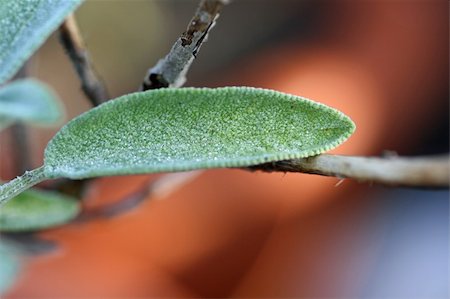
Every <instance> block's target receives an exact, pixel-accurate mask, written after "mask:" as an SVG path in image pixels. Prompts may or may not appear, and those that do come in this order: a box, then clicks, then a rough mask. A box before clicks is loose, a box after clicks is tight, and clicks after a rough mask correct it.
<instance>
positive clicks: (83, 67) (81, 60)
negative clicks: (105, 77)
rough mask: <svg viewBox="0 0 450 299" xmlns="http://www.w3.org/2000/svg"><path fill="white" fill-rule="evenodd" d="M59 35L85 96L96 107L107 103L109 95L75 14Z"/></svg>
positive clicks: (65, 23) (60, 30) (66, 21)
mask: <svg viewBox="0 0 450 299" xmlns="http://www.w3.org/2000/svg"><path fill="white" fill-rule="evenodd" d="M59 33H60V39H61V43H62V45H63V47H64V48H65V49H66V51H67V55H69V57H70V60H71V61H72V64H73V66H74V67H75V70H76V72H77V74H78V77H79V78H80V81H81V88H82V90H83V92H84V94H85V95H86V97H87V98H88V99H89V100H90V102H91V103H92V106H94V107H95V106H98V105H100V104H101V103H103V102H105V101H106V100H107V99H108V93H107V91H106V88H105V86H104V84H103V82H102V81H101V80H100V78H99V77H98V75H97V73H96V72H95V70H94V67H93V66H92V62H91V60H90V59H89V53H88V51H87V50H86V47H85V45H84V42H83V38H82V37H81V34H80V31H79V29H78V25H77V22H76V20H75V17H74V15H73V14H71V15H69V16H68V17H67V19H66V20H65V21H64V23H63V24H62V25H61V27H60V28H59Z"/></svg>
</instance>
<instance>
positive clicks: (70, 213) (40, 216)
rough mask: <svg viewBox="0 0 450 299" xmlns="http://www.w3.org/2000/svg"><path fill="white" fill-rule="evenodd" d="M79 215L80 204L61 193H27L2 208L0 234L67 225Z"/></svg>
mask: <svg viewBox="0 0 450 299" xmlns="http://www.w3.org/2000/svg"><path fill="white" fill-rule="evenodd" d="M79 211H80V205H79V201H77V200H76V199H74V198H72V197H68V196H66V195H62V194H59V193H54V192H48V191H38V190H28V191H26V192H23V193H21V194H19V195H17V196H16V197H14V198H12V199H11V200H10V201H8V202H7V203H6V204H4V205H3V206H2V207H1V208H0V231H2V232H23V231H35V230H39V229H44V228H50V227H53V226H57V225H61V224H64V223H66V222H68V221H70V220H72V219H73V218H74V217H75V216H76V215H78V213H79Z"/></svg>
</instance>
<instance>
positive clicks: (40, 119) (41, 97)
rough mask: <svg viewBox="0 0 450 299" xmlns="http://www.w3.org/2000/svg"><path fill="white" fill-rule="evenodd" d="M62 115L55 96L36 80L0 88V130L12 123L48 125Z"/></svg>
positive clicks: (21, 81) (27, 80) (17, 82)
mask: <svg viewBox="0 0 450 299" xmlns="http://www.w3.org/2000/svg"><path fill="white" fill-rule="evenodd" d="M62 115H63V112H62V107H61V104H60V102H59V99H58V97H57V96H56V94H55V93H54V92H53V91H52V90H51V89H50V87H48V86H47V85H45V84H43V83H41V82H39V81H37V80H33V79H24V80H17V81H14V82H12V83H10V84H7V85H5V86H3V87H2V88H0V129H1V127H5V126H7V125H9V124H11V123H12V122H14V121H23V122H31V123H35V124H40V125H50V124H53V123H56V122H58V121H60V120H61V118H62Z"/></svg>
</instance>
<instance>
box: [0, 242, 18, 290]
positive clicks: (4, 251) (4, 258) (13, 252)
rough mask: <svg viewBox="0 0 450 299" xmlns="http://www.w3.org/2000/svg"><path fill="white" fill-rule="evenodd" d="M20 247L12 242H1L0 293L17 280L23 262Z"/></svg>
mask: <svg viewBox="0 0 450 299" xmlns="http://www.w3.org/2000/svg"><path fill="white" fill-rule="evenodd" d="M20 255H21V252H20V249H19V248H18V247H17V246H15V245H14V244H12V243H10V242H5V241H4V240H2V241H1V242H0V294H4V293H5V292H6V291H7V290H8V289H9V288H10V287H11V286H12V285H13V283H14V281H15V280H16V278H17V276H18V274H19V270H20V268H21V264H22V258H21V256H20Z"/></svg>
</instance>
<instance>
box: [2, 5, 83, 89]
mask: <svg viewBox="0 0 450 299" xmlns="http://www.w3.org/2000/svg"><path fill="white" fill-rule="evenodd" d="M81 2H82V1H81V0H1V1H0V84H1V83H3V82H5V81H6V80H8V79H10V78H11V77H12V76H13V75H14V74H15V73H16V72H17V71H18V70H19V68H20V67H21V66H22V64H23V63H24V62H25V61H26V60H27V59H28V58H30V56H31V55H32V54H33V53H34V52H35V51H36V50H37V49H38V48H39V47H40V46H41V45H42V44H43V43H44V42H45V40H46V39H47V38H48V37H49V35H50V34H51V33H52V32H53V31H54V30H55V29H56V28H58V26H59V25H60V24H61V23H62V22H63V21H64V19H65V18H66V16H67V15H68V14H70V13H71V12H73V11H74V10H75V9H76V8H77V7H78V5H80V4H81Z"/></svg>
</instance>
